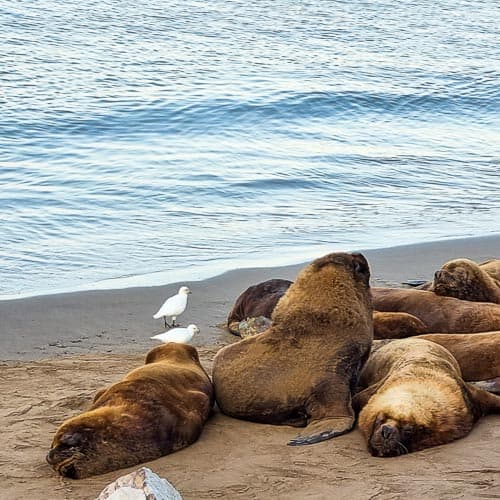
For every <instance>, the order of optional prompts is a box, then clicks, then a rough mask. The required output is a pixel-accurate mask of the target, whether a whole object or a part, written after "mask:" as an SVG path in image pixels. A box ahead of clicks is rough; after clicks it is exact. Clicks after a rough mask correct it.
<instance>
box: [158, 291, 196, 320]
mask: <svg viewBox="0 0 500 500" xmlns="http://www.w3.org/2000/svg"><path fill="white" fill-rule="evenodd" d="M190 293H191V290H190V289H189V288H188V287H187V286H181V287H180V288H179V291H178V292H177V295H172V297H169V298H168V299H167V300H166V301H165V302H164V303H163V305H162V306H161V307H160V309H158V312H157V313H156V314H155V315H154V316H153V318H154V319H160V318H163V319H164V320H165V328H166V327H167V326H168V327H169V328H173V327H174V326H175V318H177V316H179V315H181V314H182V313H183V312H184V311H185V310H186V306H187V301H188V294H190ZM167 316H168V317H169V318H172V325H169V324H168V323H167Z"/></svg>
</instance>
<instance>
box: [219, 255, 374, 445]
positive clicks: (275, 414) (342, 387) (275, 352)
mask: <svg viewBox="0 0 500 500" xmlns="http://www.w3.org/2000/svg"><path fill="white" fill-rule="evenodd" d="M369 279H370V271H369V268H368V263H367V261H366V259H365V258H364V257H363V256H362V255H361V254H347V253H332V254H329V255H326V256H324V257H321V258H319V259H316V260H315V261H313V262H312V263H311V264H309V265H308V266H307V267H306V268H305V269H303V270H302V271H301V272H300V273H299V275H298V277H297V280H296V281H295V283H294V284H292V285H291V286H290V287H289V288H288V290H287V291H286V293H285V295H284V296H283V297H282V298H281V299H280V301H279V302H278V304H277V306H276V308H275V309H274V312H273V315H272V321H273V323H272V326H271V328H269V329H268V330H267V331H265V332H264V333H261V334H259V335H255V336H252V337H248V338H246V339H244V340H242V341H241V342H237V343H236V344H231V345H229V346H226V347H224V348H223V349H221V350H220V351H219V352H218V353H217V355H216V356H215V359H214V365H213V382H214V388H215V397H216V400H217V403H218V405H219V408H220V409H221V410H222V412H223V413H225V414H227V415H229V416H232V417H236V418H242V419H247V420H252V421H255V422H262V423H268V424H285V425H292V426H297V427H306V426H307V427H306V429H305V431H304V433H303V435H302V436H299V437H297V438H296V439H294V440H292V441H290V442H289V444H291V445H302V444H312V443H317V442H319V441H323V440H325V439H330V438H332V437H334V436H337V435H340V434H343V433H345V432H347V431H349V430H350V429H351V428H352V426H353V424H354V412H353V410H352V407H351V391H352V390H353V389H354V387H355V385H356V381H357V377H358V373H359V370H360V368H361V366H362V364H363V362H364V361H365V360H366V358H367V357H368V354H369V350H370V346H371V342H372V337H373V324H372V308H371V298H370V285H369Z"/></svg>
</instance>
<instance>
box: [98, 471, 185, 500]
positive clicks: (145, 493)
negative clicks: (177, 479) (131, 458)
mask: <svg viewBox="0 0 500 500" xmlns="http://www.w3.org/2000/svg"><path fill="white" fill-rule="evenodd" d="M96 500H182V497H181V495H180V493H179V492H178V491H177V490H176V489H175V488H174V487H173V486H172V485H171V484H170V483H169V482H168V481H167V480H166V479H163V478H161V477H160V476H158V474H155V473H154V472H153V471H152V470H151V469H148V468H147V467H141V468H140V469H138V470H136V471H134V472H131V473H130V474H127V475H126V476H122V477H119V478H118V479H117V480H116V481H114V482H113V483H111V484H109V485H108V486H106V488H104V489H103V490H102V491H101V493H100V495H99V496H98V497H97V498H96Z"/></svg>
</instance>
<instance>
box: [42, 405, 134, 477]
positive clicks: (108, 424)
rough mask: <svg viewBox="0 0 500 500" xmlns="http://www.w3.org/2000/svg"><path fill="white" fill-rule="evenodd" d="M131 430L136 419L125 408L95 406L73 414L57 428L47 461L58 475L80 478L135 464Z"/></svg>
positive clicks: (132, 431) (132, 430)
mask: <svg viewBox="0 0 500 500" xmlns="http://www.w3.org/2000/svg"><path fill="white" fill-rule="evenodd" d="M134 430H135V431H136V432H140V431H141V429H140V426H139V422H137V419H136V418H134V417H133V416H131V415H128V414H127V410H126V408H125V407H123V408H122V407H118V408H116V409H114V408H113V409H112V408H106V407H105V408H98V409H96V410H93V411H90V412H87V413H84V414H82V415H78V416H76V417H73V418H71V419H69V420H67V421H66V422H64V423H63V425H61V427H60V428H59V429H58V431H57V433H56V435H55V436H54V440H53V441H52V445H51V449H50V450H49V452H48V454H47V457H46V460H47V462H48V463H49V464H50V465H51V466H52V468H53V469H54V470H55V471H56V472H58V473H59V474H60V475H61V476H64V477H68V478H70V479H81V478H84V477H88V476H92V475H94V474H102V473H105V472H108V471H111V470H115V469H118V468H122V467H126V466H127V465H128V464H130V465H133V464H134V463H137V460H134V459H133V458H132V457H134V456H135V454H136V453H138V452H139V453H141V451H140V450H137V449H136V447H137V441H136V440H134V439H133V434H134Z"/></svg>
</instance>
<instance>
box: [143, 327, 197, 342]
mask: <svg viewBox="0 0 500 500" xmlns="http://www.w3.org/2000/svg"><path fill="white" fill-rule="evenodd" d="M187 336H188V332H187V331H186V329H185V328H174V329H172V330H169V331H168V332H164V333H159V334H158V335H155V336H154V337H151V338H152V339H158V340H161V341H162V342H165V343H167V342H186V338H187Z"/></svg>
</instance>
